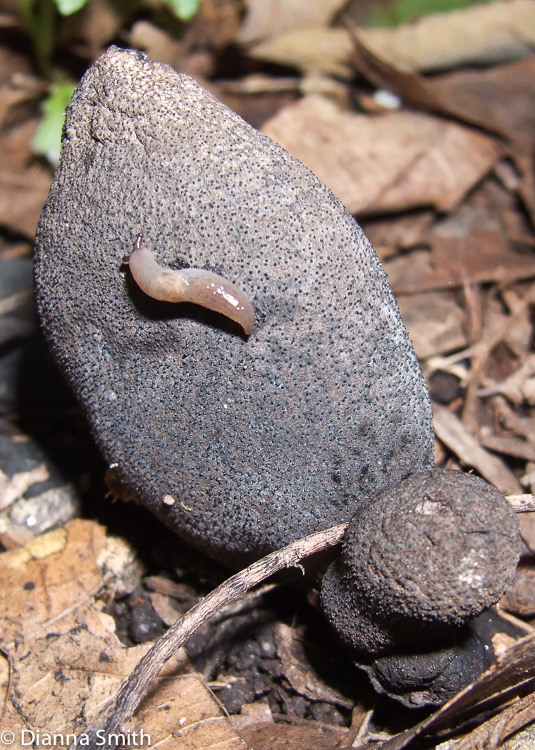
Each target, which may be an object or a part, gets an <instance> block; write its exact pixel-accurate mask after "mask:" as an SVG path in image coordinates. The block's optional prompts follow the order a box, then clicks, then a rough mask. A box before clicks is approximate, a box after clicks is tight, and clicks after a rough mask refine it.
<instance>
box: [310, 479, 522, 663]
mask: <svg viewBox="0 0 535 750" xmlns="http://www.w3.org/2000/svg"><path fill="white" fill-rule="evenodd" d="M519 550H520V535H519V529H518V523H517V519H516V516H515V514H514V512H513V510H512V509H511V507H510V506H509V504H508V502H507V500H506V499H505V498H504V497H503V495H501V494H500V493H499V492H498V490H496V489H495V488H494V487H492V485H490V484H488V483H487V482H485V481H484V480H483V479H480V478H479V477H475V476H472V475H470V474H464V473H462V472H459V471H447V470H445V469H435V470H434V471H429V472H424V473H422V474H415V475H413V476H411V477H409V478H408V479H405V480H404V481H402V482H400V483H399V484H398V485H397V486H395V487H390V488H388V489H386V490H383V491H381V492H379V493H378V494H377V495H376V497H375V498H374V499H373V502H370V503H369V504H368V505H367V506H366V507H364V508H362V509H360V510H359V511H357V513H356V514H355V515H354V516H353V518H352V519H351V521H350V523H349V526H348V530H347V533H346V536H345V539H344V544H343V549H342V553H341V555H340V556H339V558H338V559H337V560H336V562H334V563H332V564H331V566H330V567H329V569H328V572H327V574H326V575H325V576H324V578H323V582H322V605H323V609H324V611H325V613H326V614H327V616H328V618H329V619H330V621H331V623H332V625H333V627H334V628H335V630H336V632H337V633H338V635H339V636H340V637H341V638H342V640H344V641H345V642H346V643H347V644H349V645H350V646H352V647H353V648H355V649H356V650H357V651H359V652H361V653H365V654H376V655H379V654H383V653H389V652H392V651H399V650H400V649H403V648H404V647H413V648H414V647H415V645H416V644H431V645H432V644H433V642H434V641H435V642H436V641H439V640H441V641H442V643H444V641H445V640H447V636H448V634H450V635H451V634H452V633H453V634H455V631H456V630H458V629H459V628H461V627H462V626H463V625H464V624H465V623H467V622H469V621H470V620H471V618H473V617H476V616H478V615H480V614H481V613H483V612H484V611H485V610H487V609H488V608H489V607H491V606H492V605H493V604H495V603H496V602H497V601H498V600H499V599H500V597H501V596H502V595H503V594H504V593H505V590H506V588H507V586H508V585H509V584H510V582H511V580H512V577H513V574H514V571H515V568H516V563H517V560H518V554H519ZM454 637H455V635H454Z"/></svg>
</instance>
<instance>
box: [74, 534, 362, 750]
mask: <svg viewBox="0 0 535 750" xmlns="http://www.w3.org/2000/svg"><path fill="white" fill-rule="evenodd" d="M346 528H347V524H345V523H342V524H340V525H339V526H333V527H331V528H330V529H326V530H325V531H318V532H316V533H315V534H311V535H310V536H307V537H304V538H303V539H298V540H297V541H296V542H293V543H292V544H289V545H288V546H287V547H283V548H282V549H279V550H276V551H275V552H272V553H271V554H269V555H267V556H266V557H263V558H262V559H261V560H258V561H257V562H255V563H253V564H252V565H250V566H249V567H248V568H245V569H244V570H241V571H240V572H239V573H236V574H235V575H233V576H232V577H231V578H228V579H227V580H226V581H224V582H223V583H222V584H221V585H220V586H218V587H217V588H216V589H214V590H213V591H212V592H210V593H209V594H208V596H206V597H205V598H204V599H201V601H200V602H198V603H197V604H196V605H195V606H194V607H192V608H191V609H190V610H189V612H187V613H186V614H185V615H184V617H181V618H180V619H179V620H177V621H176V622H175V623H174V624H173V625H172V626H171V627H170V628H169V630H167V631H166V632H165V633H164V634H163V635H162V636H161V638H159V639H158V640H157V641H156V643H155V644H154V646H153V647H152V648H151V649H150V651H148V652H147V653H146V654H145V656H143V657H142V658H141V659H140V660H139V662H138V663H137V664H136V666H135V667H134V669H133V671H132V672H131V673H130V674H129V675H128V677H125V679H124V680H123V681H122V683H121V685H120V687H119V690H118V691H117V693H116V694H115V696H114V697H113V698H111V699H110V700H109V701H108V702H107V704H106V705H105V707H104V709H103V710H102V711H101V712H100V714H99V715H98V716H97V717H96V718H95V719H94V720H93V721H92V722H91V724H90V725H89V726H88V727H87V729H86V730H85V731H84V732H82V734H83V735H84V746H85V747H87V748H90V750H96V748H97V747H101V746H102V737H103V736H106V735H109V734H112V733H115V732H117V731H118V730H119V728H120V726H121V724H122V723H123V722H125V721H126V720H127V719H129V718H130V717H131V716H132V714H133V713H134V711H135V710H136V708H137V707H138V706H139V704H140V703H141V701H142V700H143V698H144V697H145V695H146V694H147V692H148V691H149V689H150V688H151V687H152V685H153V684H154V681H155V679H156V677H157V676H158V673H159V671H160V670H161V668H162V667H163V665H164V664H165V662H166V661H167V659H169V658H170V657H171V656H172V654H174V653H175V651H176V650H177V649H178V648H180V647H181V646H182V645H184V643H185V642H186V641H187V639H188V638H189V637H190V636H191V635H193V633H195V631H196V630H198V629H199V628H200V627H201V625H203V624H204V623H205V622H206V621H207V620H209V619H210V618H211V617H212V616H213V615H214V614H216V613H217V612H218V611H219V610H220V609H221V608H222V607H224V606H226V605H227V604H230V603H231V602H233V601H235V600H236V599H238V598H239V597H240V596H242V595H243V594H245V593H246V592H247V591H249V590H250V589H251V588H253V587H254V586H257V585H258V584H259V583H261V582H262V581H264V580H265V579H266V578H269V577H270V576H272V575H274V574H275V573H278V572H279V571H281V570H284V569H286V568H291V567H293V566H295V565H298V564H299V562H300V561H301V560H302V559H303V558H304V557H309V556H310V555H312V554H314V553H315V552H320V551H321V550H325V549H328V548H329V547H334V546H335V545H337V544H339V543H340V542H341V541H342V539H343V536H344V533H345V530H346ZM97 733H98V734H97ZM86 738H87V739H86ZM75 747H76V743H75V744H73V745H71V748H73V750H74V748H75Z"/></svg>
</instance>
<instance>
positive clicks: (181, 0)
mask: <svg viewBox="0 0 535 750" xmlns="http://www.w3.org/2000/svg"><path fill="white" fill-rule="evenodd" d="M167 2H168V3H169V5H170V6H171V7H172V8H173V10H174V11H175V13H176V15H177V16H178V17H179V18H180V20H181V21H191V19H192V18H193V16H194V15H195V14H196V13H197V11H198V10H199V8H200V6H201V2H202V0H167Z"/></svg>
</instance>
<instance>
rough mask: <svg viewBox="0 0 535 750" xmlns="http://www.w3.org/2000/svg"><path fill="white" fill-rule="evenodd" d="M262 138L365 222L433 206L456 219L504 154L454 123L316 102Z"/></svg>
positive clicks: (289, 113) (295, 108) (277, 121)
mask: <svg viewBox="0 0 535 750" xmlns="http://www.w3.org/2000/svg"><path fill="white" fill-rule="evenodd" d="M262 131H263V133H265V135H267V136H269V137H270V138H272V139H273V140H274V141H276V142H277V143H279V144H280V145H281V146H282V147H283V148H285V149H286V150H287V151H288V152H289V153H290V154H292V156H295V157H296V158H297V159H299V160H300V161H302V162H303V163H304V164H306V166H308V167H309V168H310V169H311V170H312V171H313V172H314V173H315V174H316V175H317V176H318V177H319V178H320V180H322V181H323V182H324V183H325V184H326V185H327V186H328V187H330V188H331V190H332V191H333V193H334V194H335V195H337V196H338V197H339V198H340V199H341V201H342V202H343V203H344V205H345V206H346V208H348V210H349V211H351V213H355V214H358V215H359V216H362V215H364V214H367V213H378V212H389V211H402V210H407V209H411V208H414V207H419V206H428V205H434V206H435V208H437V209H438V210H440V211H450V210H452V209H453V208H454V207H455V206H456V205H457V204H458V203H459V202H460V201H461V200H462V199H463V196H464V195H465V194H466V192H467V191H468V190H470V189H471V188H472V187H473V185H474V184H475V183H476V182H478V181H479V180H480V179H481V177H482V176H483V175H484V174H485V173H486V172H488V170H489V169H490V168H491V167H492V165H493V164H494V163H495V161H496V159H497V157H498V156H499V154H500V152H501V147H500V146H499V145H498V144H497V143H496V142H495V140H493V139H492V138H489V137H488V136H485V135H482V134H480V133H477V132H475V131H474V130H472V129H468V128H465V127H462V126H460V125H457V124H456V123H451V122H444V121H442V120H438V119H436V118H433V117H430V116H428V115H424V114H417V113H414V112H388V113H385V114H381V115H374V116H371V115H356V114H352V113H349V112H345V111H343V110H341V109H340V108H338V107H337V106H336V105H335V104H333V103H332V102H330V101H328V100H326V99H323V98H321V97H317V96H309V97H305V98H304V99H302V100H301V101H299V102H297V103H296V104H294V105H292V106H290V107H286V108H285V109H283V110H282V111H281V112H279V113H278V114H276V115H275V117H273V118H272V119H271V120H269V121H268V122H267V123H265V125H264V126H263V128H262Z"/></svg>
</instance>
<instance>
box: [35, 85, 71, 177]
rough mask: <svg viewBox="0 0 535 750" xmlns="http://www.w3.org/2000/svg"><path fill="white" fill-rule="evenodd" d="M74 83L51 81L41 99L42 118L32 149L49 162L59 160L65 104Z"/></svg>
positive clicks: (53, 162) (55, 162)
mask: <svg viewBox="0 0 535 750" xmlns="http://www.w3.org/2000/svg"><path fill="white" fill-rule="evenodd" d="M74 89H75V85H74V84H73V83H62V82H61V83H60V82H56V83H53V84H52V86H51V87H50V92H49V94H48V96H47V97H46V99H45V100H44V101H43V104H42V109H43V119H42V120H41V124H40V125H39V127H38V128H37V130H36V132H35V135H34V137H33V142H32V146H33V150H34V151H35V153H36V154H41V155H42V156H45V157H46V158H47V159H48V161H49V162H50V163H51V164H54V165H56V164H57V163H58V161H59V152H60V149H61V132H62V130H63V121H64V119H65V107H66V106H67V104H68V102H69V100H70V98H71V96H72V94H73V91H74Z"/></svg>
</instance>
